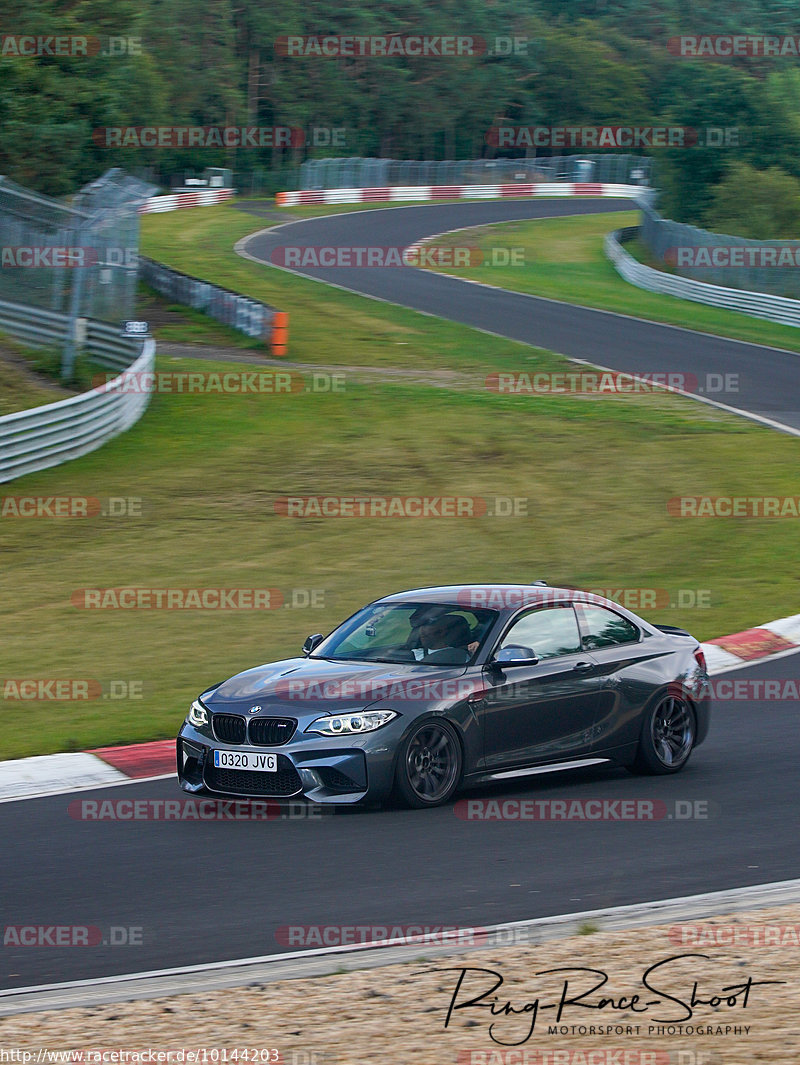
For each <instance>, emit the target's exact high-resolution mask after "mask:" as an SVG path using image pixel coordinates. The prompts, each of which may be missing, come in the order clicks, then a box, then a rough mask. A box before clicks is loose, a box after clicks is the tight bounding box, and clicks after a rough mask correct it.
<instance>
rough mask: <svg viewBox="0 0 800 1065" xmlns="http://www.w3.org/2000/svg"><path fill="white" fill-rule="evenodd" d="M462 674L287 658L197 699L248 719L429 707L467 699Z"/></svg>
mask: <svg viewBox="0 0 800 1065" xmlns="http://www.w3.org/2000/svg"><path fill="white" fill-rule="evenodd" d="M466 672H467V667H465V666H461V665H459V666H432V665H420V664H419V663H414V662H411V663H402V664H397V665H390V664H388V663H386V662H374V663H372V662H329V661H325V660H324V659H309V658H287V659H285V660H284V661H282V662H272V663H269V664H268V665H263V666H256V667H255V668H253V669H248V670H245V671H244V672H243V673H237V674H236V676H234V677H231V678H230V679H229V680H226V681H224V682H223V683H222V684H220V685H219V686H218V687H217V688H215V689H214V690H213V691H211V692H210V693H207V694H204V695H203V697H202V698H203V702H204V703H205V704H206V705H207V706H208V707H209V708H210V709H211V710H216V711H221V710H224V711H226V712H228V713H231V712H233V713H242V714H247V713H249V712H250V711H251V709H252V707H253V706H254V705H257V706H260V707H261V711H262V712H272V713H277V712H280V713H281V714H290V715H292V716H295V717H297V716H298V715H302V714H304V713H305V712H309V713H319V712H320V711H321V712H323V713H325V712H329V713H338V712H340V711H344V710H353V709H357V710H363V709H365V708H366V707H368V706H371V705H377V704H380V705H381V706H389V707H394V706H399V705H401V704H402V703H403V702H408V701H412V702H416V703H418V704H419V703H420V702H425V703H430V704H434V703H438V702H442V701H452V700H453V699H456V698H459V697H462V698H463V697H466V695H467V694H469V693H468V692H467V691H466V689H465V690H464V692H463V693H462V691H461V689H462V688H465V685H464V682H463V678H464V675H465V673H466ZM467 686H468V685H467Z"/></svg>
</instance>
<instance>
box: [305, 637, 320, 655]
mask: <svg viewBox="0 0 800 1065" xmlns="http://www.w3.org/2000/svg"><path fill="white" fill-rule="evenodd" d="M324 639H325V637H324V636H323V635H322V633H321V632H317V633H315V634H314V635H313V636H307V637H306V642H305V643H304V644H303V654H304V655H310V654H311V652H312V651H313V650H314V648H315V647H319V645H320V644H321V643H322V641H323V640H324Z"/></svg>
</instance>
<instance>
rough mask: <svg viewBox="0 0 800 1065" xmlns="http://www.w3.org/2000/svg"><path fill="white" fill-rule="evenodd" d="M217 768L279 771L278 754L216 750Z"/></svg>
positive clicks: (262, 771)
mask: <svg viewBox="0 0 800 1065" xmlns="http://www.w3.org/2000/svg"><path fill="white" fill-rule="evenodd" d="M214 766H215V768H216V769H247V770H250V771H251V772H252V771H253V770H258V771H259V772H261V773H277V771H278V756H277V754H250V753H248V752H246V751H214Z"/></svg>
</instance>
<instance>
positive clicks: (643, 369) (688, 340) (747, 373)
mask: <svg viewBox="0 0 800 1065" xmlns="http://www.w3.org/2000/svg"><path fill="white" fill-rule="evenodd" d="M240 206H242V207H243V208H244V209H246V207H247V204H241V205H240ZM632 208H633V205H632V203H631V202H630V201H629V200H613V199H595V200H572V199H569V200H494V201H480V202H467V203H455V204H441V205H430V206H425V207H393V208H389V209H383V210H379V211H355V212H351V213H350V214H342V215H331V216H328V217H321V218H312V219H306V220H303V221H300V222H294V223H292V224H290V225H288V226H279V227H278V228H276V229H273V230H271V231H267V232H264V233H260V234H258V235H257V236H254V237H251V238H249V239H248V240H247V241H246V251H247V253H248V255H250V256H252V257H253V258H255V259H260V260H263V261H265V262H271V261H274V259H273V258H272V257H273V256H274V255H276V254H277V255H278V256H280V254H281V252H280V251H279V249H282V248H284V247H286V246H291V247H313V248H323V247H324V248H357V247H380V248H395V247H401V248H402V247H407V246H408V245H409V244H414V243H416V242H417V241H419V240H423V239H424V238H426V237H430V236H433V235H435V234H438V233H444V232H447V231H449V230H454V229H464V228H467V227H468V226H476V225H486V224H489V223H492V222H509V221H513V220H515V219H522V218H552V217H562V216H565V215H575V214H597V213H602V212H607V211H621V210H631V209H632ZM343 210H346V207H345V208H343ZM468 242H469V240H468V238H467V243H468ZM292 272H294V273H301V274H303V275H305V276H307V277H313V278H317V279H318V280H321V281H326V282H329V283H330V284H335V285H339V286H340V287H342V288H347V289H350V290H352V291H353V292H360V293H363V294H364V295H368V296H374V297H378V298H380V299H384V300H389V301H390V302H392V303H399V304H402V305H403V306H405V307H412V308H413V309H414V310H417V311H425V312H427V313H428V314H433V315H436V316H437V317H441V318H449V319H451V320H453V321H457V322H463V323H464V324H466V325H470V326H475V327H477V328H479V329H485V330H488V331H489V332H492V333H498V334H501V335H502V336H506V337H510V338H512V339H514V340H522V341H524V342H525V343H528V344H535V345H537V346H538V347H542V348H547V349H548V350H550V351H557V352H560V353H561V354H563V355H567V356H570V357H575V358H579V359H585V360H587V361H589V362H594V363H596V364H597V365H599V366H605V367H610V368H612V369H615V370H623V371H626V372H630V373H661V374H663V373H674V372H682V373H691V374H695V375H696V376H697V377H698V378H700V379H701V380H706V377H705V375H706V374H726V373H728V374H738V375H739V379H738V392H736V393H735V394H727V395H720V396H717V397H716V398H718V399H719V400H720V401H721V402H723V403H726V404H727V405H729V406H731V407H736V408H738V409H740V410H744V411H748V412H749V413H751V414H756V415H759V416H761V417H764V418H769V419H772V420H774V421H777V422H780V423H781V424H783V425H788V426H791V427H792V428H794V429H800V356H798V355H795V354H794V353H792V352H787V351H782V350H778V349H776V348H769V347H762V346H759V345H757V344H744V343H739V342H737V341H732V340H726V339H724V338H722V337H715V336H712V335H710V334H706V333H697V332H693V331H689V330H683V329H678V328H675V327H671V326H665V325H658V324H655V323H651V322H646V321H643V320H641V319H638V318H627V317H625V316H623V315H616V314H610V313H608V312H606V311H597V310H591V309H589V308H585V307H577V306H574V305H572V304H568V303H559V302H556V301H553V300H547V299H540V298H537V297H535V296H526V295H522V294H520V293H513V292H504V291H500V290H497V289H492V288H486V287H482V286H479V285H475V284H469V283H467V282H465V281H461V280H459V279H458V278H454V277H446V276H444V275H441V274H435V273H433V272H432V271H429V270H418V269H414V268H411V267H406V268H386V269H376V268H372V269H370V268H368V267H363V268H358V267H335V268H329V269H322V268H310V267H309V268H302V269H299V268H298V269H295V270H293V271H292ZM711 398H714V397H711Z"/></svg>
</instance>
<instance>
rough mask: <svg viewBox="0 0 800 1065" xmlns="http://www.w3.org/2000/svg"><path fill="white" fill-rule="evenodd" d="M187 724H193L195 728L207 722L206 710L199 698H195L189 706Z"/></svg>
mask: <svg viewBox="0 0 800 1065" xmlns="http://www.w3.org/2000/svg"><path fill="white" fill-rule="evenodd" d="M189 724H190V725H194V727H195V728H202V727H203V725H207V724H208V710H206V708H205V707H204V706H203V704H202V703H201V702H200V700H199V699H195V701H194V702H193V703H192V705H191V706H190V707H189Z"/></svg>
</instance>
